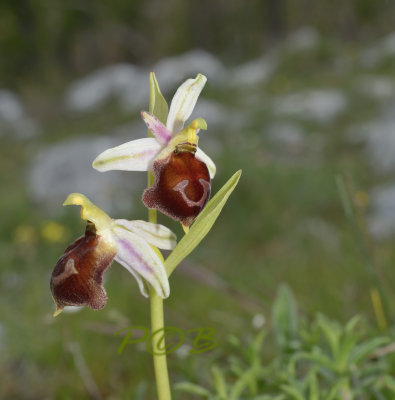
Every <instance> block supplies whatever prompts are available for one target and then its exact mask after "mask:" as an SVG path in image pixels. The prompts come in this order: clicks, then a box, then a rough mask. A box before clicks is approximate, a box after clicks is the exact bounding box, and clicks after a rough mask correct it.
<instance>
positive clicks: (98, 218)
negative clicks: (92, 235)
mask: <svg viewBox="0 0 395 400" xmlns="http://www.w3.org/2000/svg"><path fill="white" fill-rule="evenodd" d="M63 205H64V206H70V205H73V206H81V218H82V219H83V220H86V221H91V222H93V223H94V224H95V227H96V230H97V231H98V232H99V231H101V230H103V229H108V228H110V227H111V224H112V219H111V218H110V217H109V216H108V215H107V214H106V213H105V212H104V211H103V210H102V209H100V208H99V207H97V206H96V205H94V204H93V203H92V202H91V201H90V200H89V199H88V198H87V197H86V196H84V195H83V194H81V193H71V194H69V195H68V196H67V198H66V200H65V201H64V203H63Z"/></svg>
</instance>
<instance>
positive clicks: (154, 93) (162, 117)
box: [149, 72, 169, 125]
mask: <svg viewBox="0 0 395 400" xmlns="http://www.w3.org/2000/svg"><path fill="white" fill-rule="evenodd" d="M149 93H150V96H149V112H150V113H151V114H154V115H155V116H156V118H158V119H159V121H160V122H162V124H165V125H166V121H167V115H168V114H169V106H168V105H167V102H166V100H165V98H164V97H163V95H162V93H161V91H160V88H159V84H158V81H157V80H156V76H155V73H154V72H151V73H150V76H149Z"/></svg>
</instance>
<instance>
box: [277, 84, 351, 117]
mask: <svg viewBox="0 0 395 400" xmlns="http://www.w3.org/2000/svg"><path fill="white" fill-rule="evenodd" d="M347 105H348V101H347V98H346V96H345V95H344V94H343V93H342V92H340V91H338V90H335V89H320V90H319V89H315V90H306V91H303V92H299V93H292V94H287V95H285V96H282V97H278V98H277V99H275V100H274V102H273V113H275V114H277V115H281V116H282V115H289V116H294V117H298V118H302V119H308V120H315V121H317V122H322V123H326V122H330V121H331V120H333V119H334V118H336V117H337V116H338V115H339V114H341V113H342V112H344V111H345V109H346V107H347Z"/></svg>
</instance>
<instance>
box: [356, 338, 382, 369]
mask: <svg viewBox="0 0 395 400" xmlns="http://www.w3.org/2000/svg"><path fill="white" fill-rule="evenodd" d="M389 342H390V339H389V338H386V337H376V338H373V339H370V340H368V341H366V342H364V343H361V344H359V345H358V346H356V347H355V348H354V350H353V351H352V353H351V355H350V362H352V363H355V364H358V362H360V361H362V359H363V358H365V357H366V356H368V355H369V354H370V353H372V352H373V350H376V349H377V348H378V347H380V346H384V345H386V344H388V343H389Z"/></svg>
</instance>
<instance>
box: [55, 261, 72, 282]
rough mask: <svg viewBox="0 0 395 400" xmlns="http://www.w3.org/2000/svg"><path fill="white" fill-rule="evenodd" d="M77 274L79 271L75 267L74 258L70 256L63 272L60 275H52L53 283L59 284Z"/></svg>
mask: <svg viewBox="0 0 395 400" xmlns="http://www.w3.org/2000/svg"><path fill="white" fill-rule="evenodd" d="M76 274H78V271H77V269H76V268H75V263H74V258H70V259H69V260H67V262H66V265H65V266H64V268H63V272H61V273H60V274H59V275H56V276H53V277H52V283H53V284H54V285H57V284H58V283H60V282H62V281H64V280H66V279H67V278H69V277H70V276H72V275H76Z"/></svg>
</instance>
